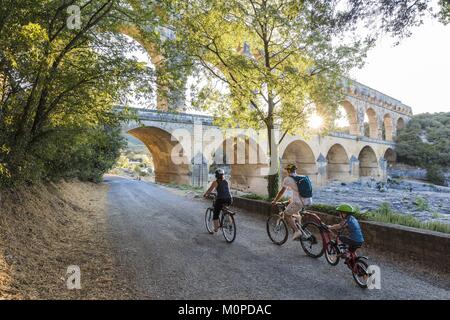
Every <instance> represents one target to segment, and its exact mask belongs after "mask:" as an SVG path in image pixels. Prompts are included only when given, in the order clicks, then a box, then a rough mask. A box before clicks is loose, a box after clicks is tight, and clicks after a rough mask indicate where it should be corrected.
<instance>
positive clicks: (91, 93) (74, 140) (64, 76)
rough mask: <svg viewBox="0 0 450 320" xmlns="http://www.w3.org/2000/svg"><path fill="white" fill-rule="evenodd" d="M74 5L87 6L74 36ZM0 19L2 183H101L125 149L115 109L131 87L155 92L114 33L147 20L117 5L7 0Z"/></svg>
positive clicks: (126, 43)
mask: <svg viewBox="0 0 450 320" xmlns="http://www.w3.org/2000/svg"><path fill="white" fill-rule="evenodd" d="M137 2H138V1H133V3H137ZM72 4H79V5H80V8H81V21H82V24H81V28H79V29H74V30H71V29H69V28H68V24H67V19H68V14H67V8H68V6H69V5H72ZM0 17H1V19H0V132H1V135H0V146H1V148H0V177H1V179H2V180H1V181H2V183H3V184H12V183H19V182H21V181H25V180H29V181H38V180H41V179H52V178H58V177H64V176H73V175H74V173H76V176H78V177H80V178H85V179H92V180H97V179H98V177H99V176H100V173H101V172H103V171H105V170H106V169H107V168H109V167H110V165H111V161H114V160H115V158H116V157H117V155H118V154H117V148H118V147H119V146H120V145H121V140H120V137H119V136H118V135H117V134H115V133H114V132H115V130H116V129H115V128H117V126H118V121H119V119H121V117H122V116H121V115H119V114H117V113H115V112H113V109H114V106H115V105H117V104H118V103H120V101H121V98H122V97H123V96H125V95H126V94H127V91H128V89H129V88H130V86H132V87H133V88H134V89H135V91H136V94H137V95H148V94H150V90H151V85H150V83H151V81H152V80H153V73H152V71H151V70H150V69H149V68H148V67H147V66H145V65H144V64H143V63H139V62H137V61H136V60H135V59H134V58H133V57H131V55H130V52H132V51H133V50H135V49H136V46H135V44H134V43H133V42H131V41H130V40H129V39H128V38H126V37H124V36H120V35H118V34H117V33H116V32H117V30H119V29H120V26H121V25H123V24H124V23H136V22H137V21H139V19H140V18H141V17H140V16H139V14H138V13H136V12H134V11H133V8H132V7H130V6H128V5H127V3H126V2H124V1H117V0H100V1H72V0H69V1H50V0H45V1H43V0H20V1H18V0H6V1H3V2H2V6H1V8H0ZM106 128H109V129H106ZM106 144H109V146H107V145H106ZM61 159H64V161H62V160H61ZM81 165H83V166H84V169H82V168H81V167H80V166H81Z"/></svg>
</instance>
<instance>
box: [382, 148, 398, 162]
mask: <svg viewBox="0 0 450 320" xmlns="http://www.w3.org/2000/svg"><path fill="white" fill-rule="evenodd" d="M383 158H384V159H385V160H386V162H387V164H388V166H393V165H394V164H396V163H397V152H395V150H394V149H392V148H388V149H387V150H386V152H385V153H384V157H383Z"/></svg>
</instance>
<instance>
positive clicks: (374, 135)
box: [364, 108, 378, 139]
mask: <svg viewBox="0 0 450 320" xmlns="http://www.w3.org/2000/svg"><path fill="white" fill-rule="evenodd" d="M365 115H366V116H367V121H368V130H366V128H364V135H365V136H366V137H369V138H371V139H378V121H377V113H376V112H375V110H374V109H372V108H367V109H366V112H365ZM364 124H366V122H365V121H364ZM367 131H368V132H367Z"/></svg>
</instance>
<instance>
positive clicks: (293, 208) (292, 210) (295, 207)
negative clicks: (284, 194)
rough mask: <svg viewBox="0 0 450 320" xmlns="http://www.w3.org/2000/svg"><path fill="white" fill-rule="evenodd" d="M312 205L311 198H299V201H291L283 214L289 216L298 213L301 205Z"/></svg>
mask: <svg viewBox="0 0 450 320" xmlns="http://www.w3.org/2000/svg"><path fill="white" fill-rule="evenodd" d="M310 205H312V198H301V200H300V201H295V202H291V203H290V204H289V205H288V206H287V208H286V210H285V211H284V213H285V214H287V215H289V216H291V215H293V214H296V213H298V212H299V211H300V210H302V208H303V207H306V206H310Z"/></svg>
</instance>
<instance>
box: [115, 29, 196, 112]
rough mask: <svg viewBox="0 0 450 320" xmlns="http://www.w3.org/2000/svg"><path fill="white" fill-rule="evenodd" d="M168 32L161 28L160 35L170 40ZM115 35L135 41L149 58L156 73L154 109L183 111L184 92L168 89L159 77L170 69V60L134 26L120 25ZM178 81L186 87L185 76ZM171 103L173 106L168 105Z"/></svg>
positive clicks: (165, 82)
mask: <svg viewBox="0 0 450 320" xmlns="http://www.w3.org/2000/svg"><path fill="white" fill-rule="evenodd" d="M168 30H169V29H167V28H161V30H160V33H161V35H162V36H164V37H168V38H170V37H171V36H169V35H168V36H166V35H165V34H166V33H169V32H168ZM117 33H120V34H123V35H126V36H128V37H130V38H132V39H133V40H135V41H136V42H137V43H139V44H140V45H141V46H142V47H143V48H144V50H145V51H146V53H147V55H148V56H149V58H150V61H151V63H152V64H153V66H154V68H155V71H156V72H155V73H156V99H157V101H156V108H157V109H158V110H160V111H169V110H171V109H178V110H185V102H186V101H185V100H186V96H185V95H186V92H185V91H184V90H181V91H180V90H178V89H170V86H169V84H168V83H167V82H168V80H167V79H164V77H161V75H163V74H166V73H167V72H168V69H170V68H172V66H171V65H170V64H171V61H170V59H166V58H165V57H164V55H163V54H162V53H161V50H160V49H159V48H158V46H157V45H155V44H154V43H153V42H151V41H148V40H147V39H146V38H145V37H144V36H143V34H142V32H141V31H140V30H139V29H138V28H137V27H136V26H133V25H122V26H120V27H119V28H118V29H117ZM179 81H182V82H183V85H184V86H186V83H187V76H186V77H185V78H180V79H179ZM171 103H172V104H174V105H169V104H171Z"/></svg>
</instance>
